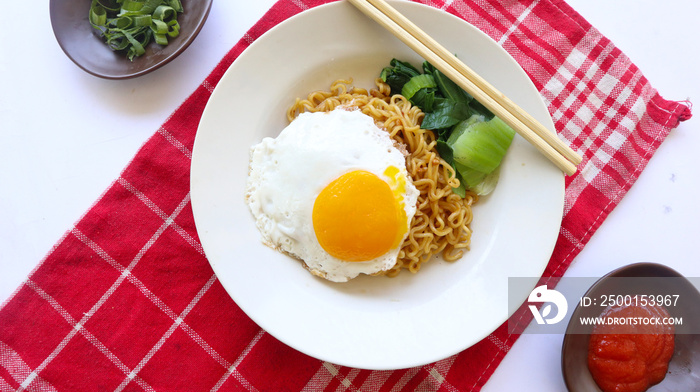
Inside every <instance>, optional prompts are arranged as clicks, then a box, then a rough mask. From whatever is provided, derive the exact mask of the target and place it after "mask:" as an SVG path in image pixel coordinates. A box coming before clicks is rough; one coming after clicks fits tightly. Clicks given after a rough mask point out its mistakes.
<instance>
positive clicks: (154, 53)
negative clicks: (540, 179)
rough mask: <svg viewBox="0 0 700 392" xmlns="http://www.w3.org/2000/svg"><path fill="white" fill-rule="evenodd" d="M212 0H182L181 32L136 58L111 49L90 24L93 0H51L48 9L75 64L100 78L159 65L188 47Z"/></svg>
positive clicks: (140, 72)
mask: <svg viewBox="0 0 700 392" xmlns="http://www.w3.org/2000/svg"><path fill="white" fill-rule="evenodd" d="M211 4H212V0H182V6H183V8H184V10H185V11H184V12H183V13H182V14H181V15H180V16H179V17H178V22H179V23H180V35H179V36H178V37H177V38H175V39H172V40H171V42H170V43H169V44H168V45H166V46H160V45H156V44H154V43H151V44H150V45H148V46H147V47H146V53H144V54H143V55H142V56H139V57H136V58H134V61H130V60H129V59H128V58H127V57H126V55H125V54H123V53H117V52H114V51H113V50H111V49H110V48H109V47H108V46H107V45H106V44H105V43H104V42H103V41H102V38H100V36H99V32H98V31H97V30H95V29H94V28H93V27H92V26H91V25H90V22H89V21H88V12H89V11H90V0H50V2H49V13H50V16H51V26H52V27H53V32H54V35H55V36H56V40H58V44H59V45H60V46H61V49H63V51H64V52H65V53H66V55H68V57H69V58H70V59H71V60H73V62H74V63H75V64H77V65H78V66H79V67H80V68H82V69H83V70H85V71H86V72H88V73H90V74H92V75H95V76H98V77H101V78H106V79H126V78H133V77H136V76H141V75H144V74H146V73H148V72H151V71H153V70H155V69H158V68H160V67H162V66H163V65H165V64H167V63H168V62H170V61H171V60H173V59H174V58H175V57H177V56H178V55H179V54H180V53H182V52H183V51H184V50H185V49H187V47H188V46H189V45H190V44H191V43H192V41H193V40H194V39H195V37H196V36H197V34H199V31H200V30H201V29H202V26H203V25H204V22H205V21H206V19H207V16H208V15H209V10H210V9H211Z"/></svg>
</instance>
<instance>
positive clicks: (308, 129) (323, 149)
mask: <svg viewBox="0 0 700 392" xmlns="http://www.w3.org/2000/svg"><path fill="white" fill-rule="evenodd" d="M418 193H419V192H418V190H417V189H416V187H415V186H414V185H413V183H412V182H411V179H410V177H409V175H408V172H407V171H406V160H405V156H404V153H403V152H402V151H401V150H400V149H399V148H397V147H396V146H395V144H394V141H393V140H392V139H391V138H390V136H389V134H388V133H387V132H386V131H384V130H382V129H380V128H379V127H378V126H377V125H376V124H375V123H374V120H373V119H372V118H371V117H370V116H368V115H365V114H363V113H362V112H360V111H359V110H345V109H336V110H333V111H331V112H317V113H302V114H300V115H299V116H298V117H297V118H296V119H295V120H294V121H292V123H290V124H289V125H288V126H287V127H286V128H285V129H284V130H283V131H282V132H281V133H280V134H279V135H278V136H277V137H276V138H265V139H263V140H262V141H261V142H260V143H259V144H256V145H254V146H253V147H251V155H250V165H249V174H248V179H247V183H246V195H245V198H246V202H247V204H248V207H249V208H250V211H251V213H252V214H253V217H254V218H255V221H256V226H257V228H258V230H259V231H260V233H261V236H262V241H263V243H265V244H266V245H268V246H270V247H272V248H274V249H276V250H278V251H280V252H283V253H286V254H289V255H291V256H293V257H295V258H298V259H300V260H302V261H303V262H304V264H305V266H306V267H307V269H308V270H309V271H310V272H311V273H312V274H314V275H317V276H319V277H322V278H325V279H328V280H331V281H334V282H346V281H348V280H350V279H352V278H354V277H356V276H358V275H359V274H368V275H372V274H377V273H380V272H382V271H386V270H388V269H390V268H391V267H393V266H394V265H395V264H396V259H397V256H398V254H399V250H400V248H401V244H402V243H403V241H404V240H405V238H406V236H407V235H408V231H409V228H410V223H411V220H412V219H413V215H414V214H415V212H416V201H417V199H418Z"/></svg>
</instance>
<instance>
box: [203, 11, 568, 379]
mask: <svg viewBox="0 0 700 392" xmlns="http://www.w3.org/2000/svg"><path fill="white" fill-rule="evenodd" d="M341 3H343V2H331V3H326V4H323V5H319V6H316V7H314V8H312V9H309V10H306V11H303V12H300V13H298V14H295V15H293V16H291V17H289V18H288V19H286V20H284V21H282V22H280V23H279V24H277V25H275V26H273V27H272V28H270V29H269V30H268V31H267V32H265V33H264V34H263V35H261V36H260V37H258V38H257V39H256V40H255V41H254V42H253V43H252V44H251V45H249V46H248V47H247V48H246V49H245V50H244V51H243V52H242V53H241V54H240V55H239V58H237V59H236V61H240V58H241V57H242V56H244V55H246V53H248V52H250V51H251V50H255V48H257V47H258V46H260V45H264V44H265V42H266V37H269V36H270V35H274V34H276V32H277V31H278V30H280V29H284V28H286V26H288V25H291V24H294V23H297V20H299V19H300V18H305V17H308V16H309V14H310V13H319V12H324V11H323V10H324V9H328V8H331V7H343V6H344V5H342V4H341ZM390 3H394V4H396V6H397V8H400V7H418V8H421V7H425V8H426V9H430V10H432V11H437V12H441V15H442V16H441V17H447V18H454V19H456V20H458V21H459V22H458V23H463V24H464V25H466V26H468V27H469V28H471V29H473V30H475V32H476V33H478V34H480V35H481V36H483V37H485V38H486V39H487V40H489V41H490V43H491V44H495V45H497V46H498V47H499V48H500V50H501V51H503V52H504V53H505V54H506V55H507V56H508V57H509V58H510V59H511V61H513V62H514V63H515V64H517V62H515V60H514V59H513V58H512V56H510V55H509V54H508V53H507V52H505V50H504V49H503V48H502V47H500V45H498V44H497V43H496V42H495V41H494V40H493V39H491V38H490V37H488V36H487V35H486V34H485V33H483V32H482V31H480V30H479V29H478V28H476V27H475V26H473V25H471V24H470V23H468V22H467V21H465V20H463V19H461V18H458V17H457V16H455V15H451V14H449V13H447V12H444V11H442V10H439V9H436V8H434V7H430V6H427V5H424V4H421V3H415V2H404V1H396V0H390ZM348 7H350V6H349V5H348ZM369 22H370V21H369V19H368V23H369ZM371 23H374V22H371ZM236 61H234V63H233V64H231V66H229V68H228V69H227V70H226V72H225V73H224V75H223V76H222V78H221V80H220V82H219V83H218V84H217V86H216V87H215V88H214V91H213V92H212V95H211V97H210V100H209V102H212V101H214V100H215V99H217V97H218V95H219V94H220V93H221V91H222V89H223V87H220V86H223V85H224V83H225V80H226V79H227V77H228V75H229V74H232V73H234V72H235V71H236V68H237V67H236ZM518 67H520V66H519V65H518ZM520 70H521V71H522V68H520ZM522 72H523V73H524V71H522ZM528 81H529V83H530V84H532V81H531V80H530V79H529V78H528ZM222 82H224V83H222ZM533 87H534V85H533ZM538 97H539V100H540V102H539V103H540V104H542V105H543V106H544V107H545V108H546V105H545V104H544V102H543V100H542V97H541V96H539V94H538ZM208 109H209V103H207V107H205V109H204V113H203V115H202V120H204V119H205V117H206V116H207V115H208ZM549 122H550V124H545V125H546V126H548V127H549V128H550V129H553V123H552V120H551V117H549ZM202 123H203V121H200V127H201V126H202ZM197 134H198V135H199V130H198V133H197ZM197 141H198V140H197V138H195V143H194V147H193V159H192V168H193V170H191V177H192V178H191V184H195V183H196V181H195V180H196V179H195V178H194V177H195V176H196V173H197V170H196V169H195V166H196V165H197V163H196V162H195V161H196V160H195V156H196V153H197V151H198V146H200V145H199V144H198V143H197ZM560 185H561V186H560V187H559V189H560V194H559V195H558V196H559V197H558V198H559V200H560V201H561V207H562V209H561V213H560V214H559V219H558V223H557V230H556V232H557V233H558V231H559V227H560V225H561V219H562V218H563V204H564V177H563V174H562V176H561V182H560ZM198 197H199V195H198V194H197V192H193V193H192V207H193V213H194V216H195V224H196V223H197V221H198V219H197V217H198V215H199V214H198V213H197V211H196V210H197V208H196V207H195V204H197V201H196V199H197V198H198ZM557 237H558V235H554V236H553V238H552V239H551V241H550V246H549V248H548V249H547V254H548V255H550V256H551V254H552V252H553V250H554V246H555V244H556V239H557ZM204 242H205V240H204V239H202V245H203V246H204ZM204 249H205V253H206V246H204ZM208 260H210V259H209V258H208ZM548 261H549V257H547V258H546V260H544V262H542V264H541V265H540V267H541V268H540V270H539V273H538V276H541V275H542V273H543V272H544V271H545V269H546V266H547V264H548ZM210 264H211V265H212V268H213V269H214V271H215V272H216V271H217V267H216V261H212V260H210ZM221 283H222V285H223V286H224V288H225V289H226V291H227V293H228V294H229V295H230V296H231V297H232V298H234V295H232V294H231V292H230V291H229V289H228V288H226V284H225V283H224V282H223V281H222V282H221ZM525 298H526V295H525V296H523V297H522V300H523V301H524V300H525ZM234 301H236V300H235V299H234ZM237 305H238V306H239V307H241V309H242V310H243V311H244V312H245V313H246V314H248V315H249V317H251V319H253V321H255V322H256V323H257V324H258V325H259V326H260V327H261V328H263V329H264V330H266V331H268V329H267V328H266V327H265V323H262V322H261V321H260V320H259V318H256V317H255V316H254V315H251V314H250V313H249V312H248V311H247V310H246V308H244V306H242V305H241V304H238V303H237ZM511 315H512V312H510V311H509V313H508V317H510V316H511ZM508 317H507V318H508ZM507 318H506V319H504V320H501V321H500V322H498V323H495V325H493V326H492V327H493V328H489V329H490V332H489V333H492V332H493V331H495V330H496V329H497V328H498V326H499V325H501V324H502V323H503V322H505V321H507ZM270 333H271V335H273V336H275V337H276V338H278V339H280V340H281V341H282V342H283V343H284V344H286V345H289V346H291V347H293V348H295V349H296V350H298V351H301V352H303V353H306V354H308V355H311V356H313V357H316V358H318V359H322V360H327V361H329V362H333V363H336V364H340V365H346V366H351V367H357V368H364V369H374V370H389V369H400V368H407V367H413V366H420V365H424V364H427V363H431V362H434V361H437V360H440V359H443V358H446V357H449V356H451V355H454V354H456V353H459V352H461V351H463V350H464V349H466V348H468V347H470V346H471V345H473V344H475V343H477V342H478V341H480V340H481V339H483V338H485V337H486V336H488V333H487V334H485V335H483V336H480V337H478V338H476V339H475V340H474V341H473V342H471V343H470V344H469V345H467V346H466V347H465V346H458V345H456V346H455V347H454V350H452V351H451V352H449V353H447V352H445V353H442V354H440V355H436V356H433V357H430V358H427V357H426V358H423V359H420V360H414V361H413V362H409V361H404V362H405V363H404V364H403V365H402V366H395V365H391V366H377V365H372V366H362V365H361V364H358V363H350V362H344V361H342V360H341V361H338V359H337V358H330V357H327V356H324V355H319V354H318V353H315V352H314V350H310V349H309V348H308V347H300V346H299V345H297V344H295V343H294V342H290V341H288V340H286V339H282V338H280V337H278V336H276V334H275V333H272V332H270Z"/></svg>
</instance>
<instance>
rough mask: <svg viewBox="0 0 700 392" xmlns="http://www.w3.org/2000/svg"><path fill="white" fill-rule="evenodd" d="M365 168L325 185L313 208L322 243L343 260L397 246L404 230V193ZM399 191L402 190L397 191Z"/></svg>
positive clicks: (358, 258)
mask: <svg viewBox="0 0 700 392" xmlns="http://www.w3.org/2000/svg"><path fill="white" fill-rule="evenodd" d="M385 174H386V175H391V176H393V178H392V179H391V180H392V185H393V189H392V186H390V185H389V184H388V183H387V182H386V181H384V180H382V179H381V178H379V177H378V176H377V175H375V174H373V173H370V172H368V171H364V170H357V171H352V172H349V173H346V174H344V175H342V176H340V177H338V178H337V179H336V180H334V181H333V182H331V183H330V184H329V185H328V186H326V187H325V188H324V189H323V191H321V193H320V194H319V195H318V197H317V198H316V201H315V203H314V208H313V217H312V219H313V225H314V231H315V233H316V238H317V239H318V242H319V243H320V244H321V247H323V249H324V250H325V251H326V252H328V253H329V254H330V255H331V256H334V257H336V258H338V259H340V260H344V261H367V260H372V259H375V258H377V257H379V256H381V255H383V254H384V253H386V252H388V251H389V250H390V249H393V248H394V247H396V246H398V243H399V241H400V240H401V239H402V238H403V233H405V231H406V228H405V227H406V218H405V217H406V214H405V212H404V209H403V204H402V200H403V194H402V192H401V189H400V188H404V187H403V186H401V185H404V184H397V181H396V180H395V178H396V175H397V174H398V170H396V171H387V173H385ZM399 193H401V194H399Z"/></svg>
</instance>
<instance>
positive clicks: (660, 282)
mask: <svg viewBox="0 0 700 392" xmlns="http://www.w3.org/2000/svg"><path fill="white" fill-rule="evenodd" d="M615 278H635V279H615ZM667 278H670V279H667ZM620 282H624V284H620ZM610 293H615V294H616V295H617V296H618V297H619V298H625V299H631V300H630V301H626V302H625V303H619V304H615V305H609V306H607V307H605V308H602V307H591V306H588V307H586V306H581V304H580V303H579V305H578V306H577V307H576V309H575V310H574V312H573V313H572V316H571V320H570V322H569V325H568V327H567V330H566V335H565V336H564V341H563V344H562V373H563V376H564V382H565V384H566V386H567V388H568V390H569V391H570V392H601V391H602V392H611V391H614V392H643V391H650V392H652V391H653V392H661V391H669V392H670V391H700V334H698V332H699V331H700V293H699V292H698V290H697V289H696V288H695V286H694V285H693V284H692V283H691V282H690V281H689V280H687V279H686V278H685V277H683V276H682V275H681V274H679V273H678V272H676V271H675V270H673V269H672V268H669V267H667V266H665V265H662V264H656V263H636V264H630V265H627V266H624V267H621V268H619V269H616V270H614V271H612V272H610V273H608V274H607V275H605V276H603V277H602V278H601V279H599V280H598V281H597V282H596V283H595V284H593V286H591V287H590V288H589V289H588V291H587V292H586V294H584V297H586V298H601V296H606V295H609V294H610ZM659 296H660V297H659ZM652 297H653V298H671V299H672V302H671V301H668V303H667V304H666V305H668V306H664V304H663V303H661V304H660V303H659V302H658V301H654V300H651V298H652ZM662 302H663V301H662ZM591 317H623V318H624V317H630V318H631V317H634V318H642V317H647V318H654V317H656V318H658V317H661V318H664V317H666V318H669V317H670V318H675V319H682V323H680V324H676V325H623V326H620V325H605V326H603V325H600V324H599V325H596V326H594V325H581V324H577V320H580V319H581V318H591Z"/></svg>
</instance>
